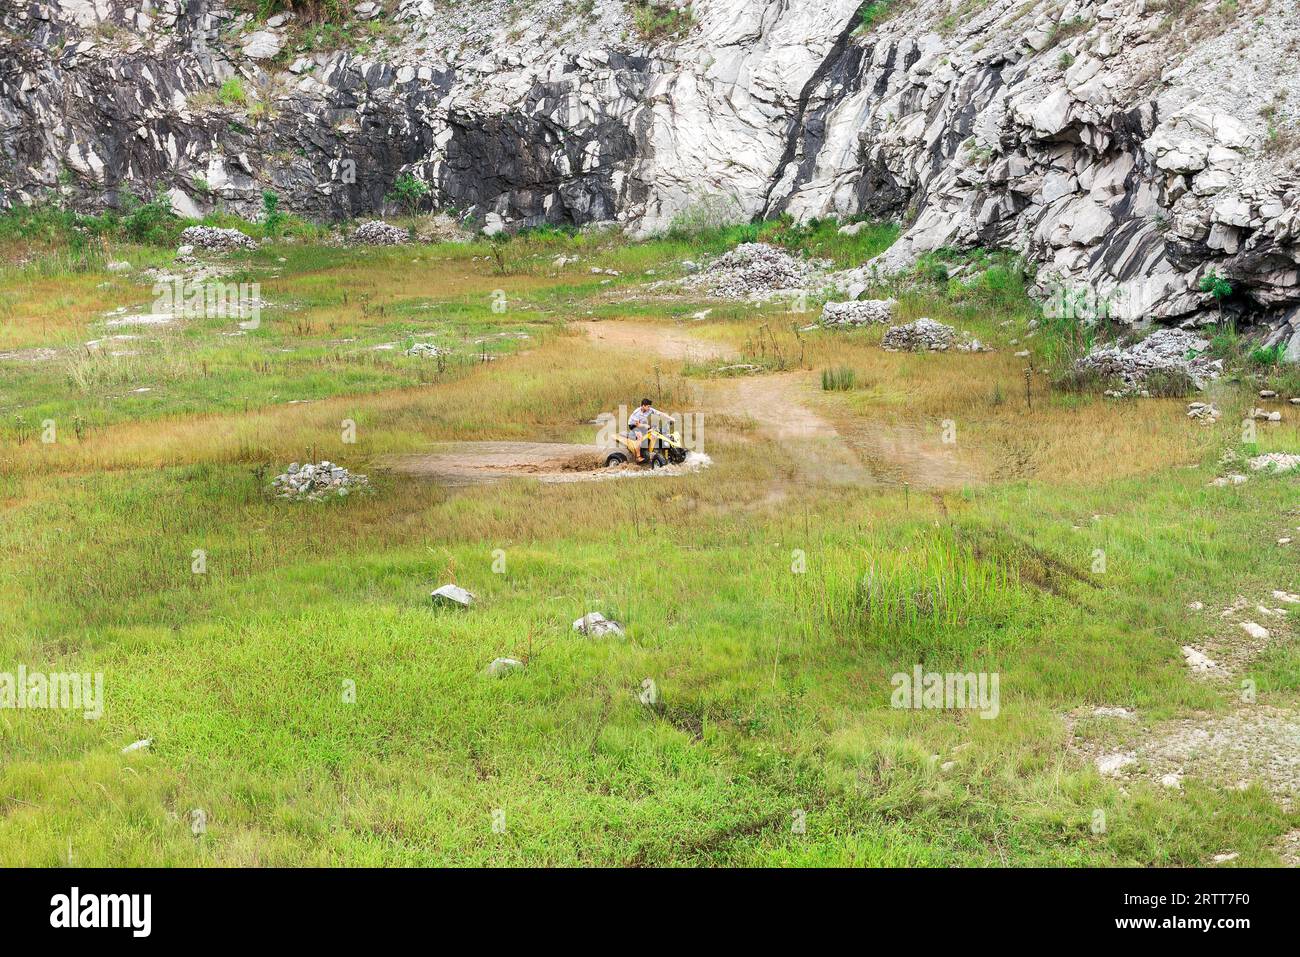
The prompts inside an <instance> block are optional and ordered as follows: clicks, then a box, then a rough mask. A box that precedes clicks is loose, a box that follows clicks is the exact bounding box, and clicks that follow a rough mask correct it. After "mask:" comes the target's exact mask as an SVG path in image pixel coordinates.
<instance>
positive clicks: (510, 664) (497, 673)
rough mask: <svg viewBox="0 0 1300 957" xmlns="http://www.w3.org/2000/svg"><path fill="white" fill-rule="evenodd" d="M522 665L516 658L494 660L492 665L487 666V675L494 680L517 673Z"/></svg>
mask: <svg viewBox="0 0 1300 957" xmlns="http://www.w3.org/2000/svg"><path fill="white" fill-rule="evenodd" d="M523 666H524V663H523V662H522V661H520V660H519V659H518V658H494V659H493V661H492V663H491V664H490V665H488V666H487V673H488V674H490V675H492V677H494V678H499V677H501V676H502V675H508V674H509V673H510V672H512V671H518V670H520V669H521V668H523Z"/></svg>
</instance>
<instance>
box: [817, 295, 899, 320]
mask: <svg viewBox="0 0 1300 957" xmlns="http://www.w3.org/2000/svg"><path fill="white" fill-rule="evenodd" d="M897 306H898V300H897V299H850V300H849V301H848V302H828V303H826V305H824V306H822V325H823V326H865V325H876V324H882V323H887V322H890V321H891V320H892V319H893V318H894V309H895V308H896V307H897Z"/></svg>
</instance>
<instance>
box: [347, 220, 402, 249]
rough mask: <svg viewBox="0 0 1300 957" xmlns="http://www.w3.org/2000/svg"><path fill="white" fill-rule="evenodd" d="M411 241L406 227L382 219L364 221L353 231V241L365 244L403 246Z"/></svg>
mask: <svg viewBox="0 0 1300 957" xmlns="http://www.w3.org/2000/svg"><path fill="white" fill-rule="evenodd" d="M409 241H410V236H409V235H408V234H407V232H406V230H405V229H402V228H400V227H398V226H393V225H390V224H389V223H386V222H384V221H383V220H381V219H372V220H370V221H369V222H365V223H362V224H361V225H360V226H358V227H357V228H356V229H355V230H353V232H352V242H353V243H358V244H360V245H363V246H401V245H402V244H403V243H406V242H409Z"/></svg>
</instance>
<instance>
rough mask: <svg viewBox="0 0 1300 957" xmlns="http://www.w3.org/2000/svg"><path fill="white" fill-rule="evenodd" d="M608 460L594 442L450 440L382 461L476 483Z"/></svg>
mask: <svg viewBox="0 0 1300 957" xmlns="http://www.w3.org/2000/svg"><path fill="white" fill-rule="evenodd" d="M603 463H604V458H603V456H602V454H601V450H600V449H599V448H597V447H596V446H594V445H565V444H563V443H559V442H448V443H445V444H442V445H439V446H435V447H434V448H433V449H432V450H431V451H429V452H428V453H427V454H421V455H395V456H392V457H391V458H389V459H387V460H385V461H384V462H382V463H381V464H383V465H385V466H386V467H388V468H390V469H392V470H393V471H394V472H396V473H398V474H399V475H418V476H422V477H425V478H435V479H438V480H440V481H442V482H444V483H445V484H447V485H475V484H478V483H480V482H484V481H489V480H491V479H493V478H508V477H511V476H520V475H537V476H541V475H547V474H549V475H560V474H563V473H566V472H568V473H573V472H589V471H591V470H592V469H596V468H600V467H601V465H602V464H603Z"/></svg>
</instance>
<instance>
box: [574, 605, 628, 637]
mask: <svg viewBox="0 0 1300 957" xmlns="http://www.w3.org/2000/svg"><path fill="white" fill-rule="evenodd" d="M573 630H574V631H576V632H579V633H580V634H584V635H587V636H588V637H590V638H599V637H601V636H602V635H622V634H623V628H622V626H621V625H619V623H618V622H616V621H611V620H610V619H608V618H606V617H605V616H604V615H602V614H601V613H600V612H598V611H593V612H588V613H587V614H585V615H583V616H582V617H581V618H579V619H578V620H577V621H575V622H574V623H573Z"/></svg>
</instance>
